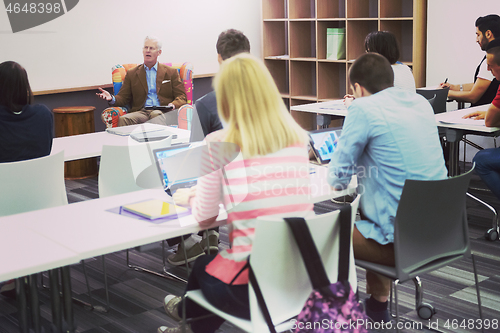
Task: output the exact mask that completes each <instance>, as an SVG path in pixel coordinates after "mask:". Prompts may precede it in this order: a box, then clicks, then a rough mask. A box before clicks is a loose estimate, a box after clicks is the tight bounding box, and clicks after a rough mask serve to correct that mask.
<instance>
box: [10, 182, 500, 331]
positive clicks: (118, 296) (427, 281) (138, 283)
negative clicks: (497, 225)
mask: <svg viewBox="0 0 500 333" xmlns="http://www.w3.org/2000/svg"><path fill="white" fill-rule="evenodd" d="M66 187H67V192H68V199H69V202H70V203H73V202H77V201H81V200H89V199H94V198H97V197H98V192H97V179H96V178H91V179H85V180H77V181H66ZM472 188H475V189H472ZM476 189H477V190H476ZM481 189H484V184H482V183H481V181H480V180H479V179H478V178H477V177H474V179H473V181H472V183H471V190H470V193H472V194H474V195H476V196H478V197H479V198H481V199H482V200H485V201H486V202H488V203H490V204H492V205H494V206H495V208H496V209H500V202H499V200H498V199H496V198H495V197H493V195H492V194H491V193H490V192H486V191H484V190H481ZM335 207H336V206H335V204H332V203H331V202H323V203H320V204H317V205H316V206H315V210H316V212H317V213H324V212H327V211H330V210H332V209H335ZM467 208H468V215H469V227H470V237H471V246H472V250H473V252H474V253H475V256H476V263H477V269H478V273H479V280H480V288H481V297H482V303H483V316H484V318H485V319H486V320H485V322H484V325H485V326H486V325H487V320H489V323H490V326H491V324H494V323H496V324H497V325H500V323H499V320H500V241H495V242H490V241H487V240H485V238H484V233H485V231H486V230H487V229H489V228H491V224H492V218H493V215H492V214H491V213H490V212H489V211H488V210H487V209H485V208H484V207H483V206H481V205H480V204H478V203H477V202H475V201H472V200H469V199H468V201H467ZM221 242H222V243H221V246H222V247H227V246H228V236H227V230H226V229H225V228H222V229H221ZM271 250H272V248H271ZM168 251H169V253H171V252H173V251H174V249H168ZM130 259H131V261H132V262H134V263H137V264H140V265H142V266H145V267H148V268H151V269H152V270H155V271H161V270H162V249H161V243H158V244H153V245H152V247H151V249H149V250H147V251H144V252H139V251H136V250H132V251H130ZM105 261H106V267H107V272H108V281H109V285H110V295H109V296H110V301H111V309H110V310H109V311H108V312H107V313H105V312H101V311H97V310H94V311H89V310H88V309H87V308H86V307H85V306H82V305H80V304H78V303H75V305H74V307H73V308H74V312H75V321H76V324H77V330H76V332H81V333H83V332H85V333H132V332H134V333H136V332H139V333H143V332H144V333H146V332H156V329H157V327H158V326H161V325H163V324H165V323H170V324H174V322H173V321H172V320H171V319H169V318H168V317H167V316H166V315H165V313H164V310H163V306H162V300H163V298H164V296H165V295H167V294H168V293H172V294H176V295H180V294H181V293H182V292H183V289H184V284H183V283H181V282H176V281H171V280H168V279H164V278H160V277H157V276H154V275H150V274H146V273H141V272H136V271H134V270H132V269H129V268H128V267H127V265H126V252H125V251H121V252H116V253H112V254H108V255H106V260H105ZM85 263H86V268H87V271H88V274H89V276H90V286H91V289H92V295H93V298H94V301H95V302H96V303H97V304H98V305H100V306H101V307H104V306H105V293H104V284H103V266H102V258H93V259H88V260H86V261H85ZM169 270H170V271H172V272H173V273H175V274H178V275H181V276H184V277H186V272H185V269H183V268H179V267H169ZM71 274H72V287H73V293H74V296H75V297H77V298H80V299H82V300H85V301H88V300H89V297H88V295H87V293H86V286H85V279H84V276H83V273H82V266H81V265H74V266H73V267H72V268H71ZM421 278H422V281H423V285H424V301H425V302H428V303H432V304H433V306H434V307H435V308H436V309H437V314H436V315H434V317H433V318H432V319H431V320H430V321H427V320H426V321H422V320H420V319H419V318H418V316H417V314H416V311H415V309H414V306H415V305H414V287H413V284H412V283H405V284H402V285H400V287H399V291H400V294H399V295H400V313H401V314H402V316H403V319H404V320H403V323H404V325H405V327H406V329H403V330H402V331H403V332H430V331H435V330H429V329H428V328H425V326H427V325H429V324H431V328H437V327H438V328H439V330H441V331H444V332H480V330H477V329H472V326H468V325H469V324H470V321H472V320H476V319H477V318H479V314H478V309H477V304H476V294H475V288H474V278H473V274H472V263H471V260H470V259H468V260H461V261H458V262H456V263H454V264H452V265H450V266H447V267H445V268H443V269H440V270H439V271H436V272H433V273H430V274H426V275H424V276H421ZM358 280H359V295H360V298H365V297H366V296H365V277H364V272H363V270H362V269H359V268H358ZM45 281H47V279H45ZM48 296H49V295H48V292H47V291H46V290H42V291H41V292H40V301H41V304H42V306H41V310H42V317H43V325H44V327H45V331H46V332H48V331H50V330H49V320H50V317H51V309H50V303H49V299H48ZM16 308H17V305H16V302H15V300H13V299H11V298H8V297H3V296H0V333H3V332H18V331H19V329H18V326H17V310H16ZM420 323H422V326H421V328H420V327H418V326H417V325H420ZM491 327H493V326H491ZM491 327H490V329H487V330H485V332H498V331H499V330H500V329H499V328H498V326H495V327H497V329H493V328H491ZM374 331H378V332H392V331H393V330H388V329H381V328H378V329H376V330H374ZM219 332H241V331H240V330H238V329H237V328H235V327H233V326H231V325H230V324H228V323H225V324H224V325H223V326H222V327H221V329H220V330H219Z"/></svg>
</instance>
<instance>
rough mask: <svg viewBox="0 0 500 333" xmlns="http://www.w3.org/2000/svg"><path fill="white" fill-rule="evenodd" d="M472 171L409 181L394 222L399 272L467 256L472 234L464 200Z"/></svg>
mask: <svg viewBox="0 0 500 333" xmlns="http://www.w3.org/2000/svg"><path fill="white" fill-rule="evenodd" d="M471 175H472V170H471V171H469V172H467V173H465V174H462V175H460V176H457V177H452V178H448V179H443V180H432V181H424V180H406V182H405V185H404V187H403V192H402V194H401V200H400V201H399V205H398V210H397V213H396V218H395V223H394V253H395V259H396V270H397V273H398V274H400V275H399V276H400V277H401V279H403V278H404V277H405V276H408V274H409V273H411V272H412V271H414V270H415V269H416V268H417V267H422V266H424V265H426V264H429V263H432V262H435V261H436V260H441V259H445V258H447V257H449V256H453V255H459V254H465V253H467V252H468V251H469V235H468V227H467V213H466V210H465V198H466V192H467V188H468V186H469V181H470V177H471Z"/></svg>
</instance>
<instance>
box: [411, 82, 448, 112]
mask: <svg viewBox="0 0 500 333" xmlns="http://www.w3.org/2000/svg"><path fill="white" fill-rule="evenodd" d="M448 90H450V88H449V87H448V88H437V89H424V88H422V89H420V88H418V89H417V94H420V95H422V96H424V97H425V98H427V100H429V103H431V102H430V99H432V98H433V97H434V98H435V100H434V101H433V102H432V103H431V105H432V108H433V109H434V113H435V114H438V113H442V112H446V100H447V99H448Z"/></svg>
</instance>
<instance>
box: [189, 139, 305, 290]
mask: <svg viewBox="0 0 500 333" xmlns="http://www.w3.org/2000/svg"><path fill="white" fill-rule="evenodd" d="M223 137H224V132H223V131H218V132H215V133H212V134H210V135H209V136H207V138H206V141H207V142H208V143H211V142H220V141H221V139H222V138H223ZM210 146H211V147H212V146H213V145H210ZM219 147H220V146H219ZM214 150H215V149H214V148H210V152H211V154H210V156H208V155H209V154H206V155H205V156H204V158H202V166H201V170H202V172H203V171H205V172H204V174H205V176H203V177H200V179H199V180H198V186H197V189H196V196H195V197H194V198H192V200H191V202H190V203H191V207H192V209H193V215H194V217H195V218H196V220H197V221H198V222H199V223H200V225H204V224H207V220H208V221H210V219H211V218H213V217H214V216H217V215H218V212H219V204H220V203H221V202H222V204H223V205H224V207H225V208H226V211H227V213H228V219H227V220H228V221H227V222H228V224H229V226H230V234H229V238H230V242H231V244H232V246H231V248H230V249H228V250H224V251H222V252H219V254H218V255H217V256H216V258H215V259H214V260H213V261H212V262H211V263H210V264H209V265H207V267H206V272H207V273H208V274H210V275H212V276H214V277H216V278H217V279H219V280H221V281H223V282H225V283H228V284H229V283H230V282H231V281H232V280H233V278H234V277H235V276H236V275H237V273H238V272H239V271H240V270H241V269H242V267H243V266H244V265H245V263H246V261H247V258H248V256H249V255H250V252H251V250H252V243H253V237H254V230H255V224H256V218H257V217H259V216H304V217H305V216H308V215H310V214H312V212H313V205H312V204H311V203H307V199H308V196H309V193H310V183H309V165H308V163H309V159H308V153H307V149H306V146H305V145H303V144H297V145H292V146H289V147H286V148H284V149H281V150H280V151H277V152H275V153H272V154H268V155H265V156H253V157H251V158H247V159H244V158H243V157H242V155H241V154H239V155H238V156H237V157H236V158H235V159H234V160H232V161H228V160H227V159H224V161H221V160H220V159H223V158H219V159H218V158H217V157H216V156H220V154H217V153H214ZM221 162H222V163H223V164H224V165H225V166H224V167H223V168H222V169H220V168H219V170H216V171H214V172H211V173H209V172H207V171H208V170H212V168H213V165H214V164H215V165H218V164H220V163H221ZM209 223H210V222H209ZM269 251H270V253H272V244H270V247H269ZM246 283H248V272H247V271H245V272H242V273H241V274H240V275H239V276H238V278H237V279H236V280H235V281H234V282H233V284H246Z"/></svg>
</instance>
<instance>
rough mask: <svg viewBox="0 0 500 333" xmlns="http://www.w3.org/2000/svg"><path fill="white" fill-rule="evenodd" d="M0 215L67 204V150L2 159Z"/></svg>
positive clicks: (0, 171) (0, 170) (0, 169)
mask: <svg viewBox="0 0 500 333" xmlns="http://www.w3.org/2000/svg"><path fill="white" fill-rule="evenodd" d="M0 184H2V185H1V186H0V203H1V206H0V216H6V215H12V214H18V213H24V212H29V211H32V210H37V209H43V208H50V207H56V206H61V205H66V204H67V203H68V197H67V196H66V186H65V184H64V152H59V153H57V154H55V155H49V156H45V157H41V158H35V159H31V160H25V161H19V162H11V163H0Z"/></svg>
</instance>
